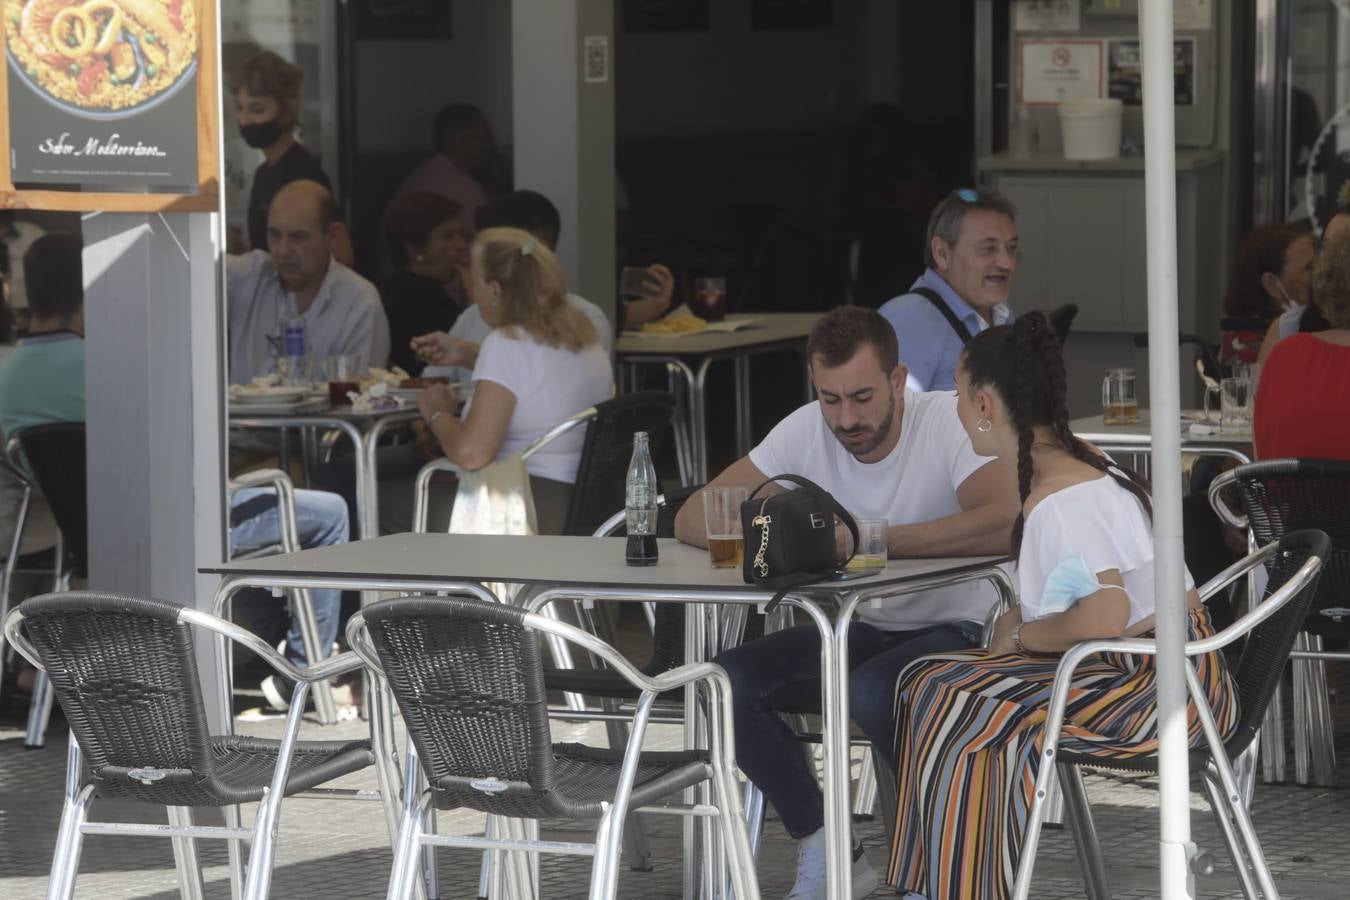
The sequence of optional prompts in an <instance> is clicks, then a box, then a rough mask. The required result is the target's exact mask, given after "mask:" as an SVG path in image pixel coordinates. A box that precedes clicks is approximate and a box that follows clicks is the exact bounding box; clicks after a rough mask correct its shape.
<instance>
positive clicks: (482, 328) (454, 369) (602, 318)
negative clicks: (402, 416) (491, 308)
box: [422, 294, 614, 381]
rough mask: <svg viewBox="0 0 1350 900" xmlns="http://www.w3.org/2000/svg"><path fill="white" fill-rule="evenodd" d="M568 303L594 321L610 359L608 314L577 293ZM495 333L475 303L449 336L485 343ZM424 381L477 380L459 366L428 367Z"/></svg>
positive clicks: (611, 336)
mask: <svg viewBox="0 0 1350 900" xmlns="http://www.w3.org/2000/svg"><path fill="white" fill-rule="evenodd" d="M567 302H568V303H570V304H572V308H573V309H576V310H579V311H580V312H581V313H582V315H584V316H585V317H586V318H588V319H590V320H591V324H592V325H594V326H595V333H596V334H597V335H599V337H600V345H601V346H602V347H603V348H604V350H605V355H606V356H608V355H609V354H610V351H611V350H612V349H613V347H614V326H613V325H611V324H610V321H609V317H608V316H606V315H605V311H604V310H603V309H601V308H600V307H598V306H596V305H595V304H594V303H592V302H591V301H589V300H587V299H586V298H585V297H579V296H577V295H576V294H568V295H567ZM491 333H492V328H491V327H490V326H489V325H488V323H486V322H484V321H483V314H482V313H481V312H479V310H478V306H477V305H476V304H472V303H471V304H469V307H468V309H466V310H464V312H462V313H460V314H459V317H458V318H456V319H455V324H454V325H452V326H451V327H450V336H451V337H453V338H459V339H460V340H461V341H469V342H470V343H473V344H482V343H483V339H484V338H486V337H487V336H488V335H489V334H491ZM422 376H423V377H424V378H430V377H433V376H434V377H438V378H439V377H444V378H449V379H450V380H451V381H471V380H472V379H473V377H474V374H473V369H463V368H460V367H459V366H427V367H426V368H425V369H424V370H423V371H422Z"/></svg>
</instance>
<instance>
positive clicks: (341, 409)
mask: <svg viewBox="0 0 1350 900" xmlns="http://www.w3.org/2000/svg"><path fill="white" fill-rule="evenodd" d="M419 418H421V414H420V413H419V412H418V411H417V406H416V405H413V406H403V407H399V408H397V409H380V410H372V411H370V412H353V411H352V408H351V407H350V406H330V405H328V404H327V403H326V402H324V401H322V400H311V401H302V402H300V403H295V404H288V405H278V406H252V405H242V404H235V405H231V407H230V416H229V425H230V427H231V428H250V429H263V430H277V431H282V430H285V429H287V428H322V429H324V430H336V431H340V432H342V433H343V434H344V435H346V436H347V438H348V439H349V440H350V441H351V442H352V461H353V464H354V465H355V467H356V511H357V518H358V519H359V520H360V521H358V522H355V523H354V526H355V527H354V528H353V530H352V532H353V534H356V535H358V536H360V537H363V538H365V537H375V536H376V535H378V534H379V533H380V503H379V491H380V488H379V480H378V474H379V473H378V472H376V467H375V461H376V460H375V449H376V447H378V446H379V443H380V436H381V435H382V434H384V432H385V431H387V430H388V429H389V428H390V427H391V426H393V425H399V424H402V423H404V422H413V421H416V420H417V419H419Z"/></svg>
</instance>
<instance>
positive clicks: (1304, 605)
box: [1225, 530, 1333, 759]
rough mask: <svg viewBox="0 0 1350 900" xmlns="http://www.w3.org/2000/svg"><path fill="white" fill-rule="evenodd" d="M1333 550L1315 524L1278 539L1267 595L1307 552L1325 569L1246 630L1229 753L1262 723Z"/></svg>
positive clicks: (1236, 750)
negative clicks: (1248, 632)
mask: <svg viewBox="0 0 1350 900" xmlns="http://www.w3.org/2000/svg"><path fill="white" fill-rule="evenodd" d="M1332 552H1333V551H1332V549H1331V541H1330V540H1329V539H1328V538H1327V536H1326V535H1325V534H1323V533H1321V532H1318V531H1313V530H1307V531H1296V532H1293V533H1292V534H1287V535H1285V536H1284V537H1283V538H1281V539H1280V549H1279V550H1278V551H1276V554H1275V556H1274V557H1272V558H1271V560H1270V562H1268V563H1267V564H1266V571H1267V572H1268V573H1269V575H1270V582H1269V584H1268V585H1267V586H1266V597H1269V596H1270V595H1271V594H1273V593H1275V591H1277V590H1279V589H1280V588H1281V587H1283V586H1284V584H1285V582H1287V581H1288V580H1289V579H1290V578H1291V577H1292V576H1293V575H1294V573H1296V572H1297V571H1298V570H1299V568H1300V567H1301V566H1302V565H1303V564H1304V563H1305V562H1307V561H1308V558H1309V557H1312V556H1316V557H1319V558H1320V559H1321V560H1322V569H1321V572H1319V573H1318V574H1317V575H1315V576H1313V578H1312V580H1311V581H1309V582H1308V584H1307V586H1306V587H1304V588H1303V590H1301V591H1299V592H1298V594H1296V595H1295V596H1294V597H1292V598H1290V600H1289V602H1288V603H1286V604H1285V605H1284V607H1283V608H1281V609H1280V611H1279V612H1277V613H1275V615H1273V616H1271V617H1270V618H1269V619H1267V620H1266V621H1264V622H1262V623H1261V624H1260V625H1258V626H1257V627H1256V628H1254V629H1253V630H1252V632H1251V634H1249V635H1247V642H1246V643H1245V644H1244V645H1243V648H1242V658H1241V659H1240V660H1238V664H1237V667H1236V668H1234V669H1233V672H1232V676H1233V682H1234V685H1235V686H1236V687H1237V696H1238V709H1239V714H1238V715H1239V718H1238V727H1237V730H1236V731H1235V732H1234V733H1233V735H1232V736H1231V737H1230V738H1229V739H1228V741H1227V742H1226V744H1225V746H1226V748H1227V750H1228V757H1229V759H1236V758H1237V757H1238V755H1239V754H1240V753H1242V751H1243V750H1245V749H1247V746H1248V745H1249V744H1250V743H1251V742H1252V741H1253V740H1254V739H1255V738H1256V735H1257V732H1259V731H1260V729H1261V723H1262V722H1263V721H1264V720H1265V717H1266V708H1267V707H1269V706H1270V698H1271V697H1272V696H1274V694H1275V691H1276V690H1278V689H1279V686H1280V679H1281V678H1282V676H1283V673H1284V664H1285V663H1286V662H1288V660H1289V652H1290V651H1291V650H1293V648H1294V639H1295V638H1296V637H1298V633H1299V632H1300V631H1301V630H1303V627H1304V621H1305V620H1306V619H1307V618H1308V612H1309V610H1311V609H1312V606H1313V603H1314V600H1315V598H1316V597H1317V593H1318V582H1319V579H1320V578H1321V576H1322V573H1324V572H1326V562H1327V559H1328V557H1329V556H1330V555H1331V553H1332Z"/></svg>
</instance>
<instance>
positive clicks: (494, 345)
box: [464, 328, 614, 483]
mask: <svg viewBox="0 0 1350 900" xmlns="http://www.w3.org/2000/svg"><path fill="white" fill-rule="evenodd" d="M473 380H474V382H475V384H476V383H477V382H480V381H494V382H496V383H497V384H500V385H501V386H502V387H504V388H506V389H507V390H508V391H510V392H511V393H513V394H515V395H516V408H515V411H514V412H513V413H512V414H511V421H510V423H509V424H508V425H507V426H506V439H505V440H504V441H503V442H502V447H501V449H500V450H499V451H497V458H498V459H501V458H503V457H506V456H510V455H511V454H512V453H519V452H520V451H522V450H524V449H525V448H526V447H528V446H529V445H530V444H532V443H534V441H536V440H537V439H539V438H541V437H543V436H544V435H545V434H546V433H547V432H548V431H549V429H551V428H553V426H555V425H557V424H558V423H559V422H562V421H563V420H564V419H567V418H570V417H571V416H574V415H576V414H577V413H579V412H581V411H582V410H583V409H587V408H589V407H592V406H594V405H595V404H597V403H602V402H604V401H605V400H608V399H609V398H610V397H611V396H613V394H614V371H613V369H611V368H610V364H609V354H607V353H606V352H605V351H604V349H603V348H602V347H601V346H600V345H599V344H598V343H596V344H590V345H588V346H586V347H583V348H581V349H580V350H578V351H575V352H573V351H571V350H565V349H563V348H562V347H549V346H546V345H545V344H541V343H539V341H537V340H535V339H534V337H533V336H531V335H529V334H528V333H526V332H525V330H524V329H521V328H511V329H501V328H499V329H497V330H496V331H493V332H492V333H490V334H489V335H488V336H487V337H485V338H483V344H482V346H481V347H480V348H479V350H478V365H477V366H475V367H474V370H473ZM475 396H477V395H475ZM471 406H472V402H470V403H469V404H466V406H465V408H464V415H465V417H466V418H467V416H468V414H469V408H470V407H471ZM585 436H586V432H585V430H584V429H581V428H577V429H573V430H572V431H570V432H568V433H567V434H565V435H563V436H562V437H559V438H556V439H554V440H553V441H552V442H550V443H549V444H548V445H547V446H545V447H544V448H542V449H541V450H540V451H539V452H538V453H535V454H534V455H533V456H531V457H530V458H529V459H528V460H527V461H526V467H527V468H528V469H529V472H530V474H531V475H535V476H539V477H541V478H551V479H553V480H554V481H566V482H568V483H572V482H575V481H576V478H577V466H578V465H580V463H581V445H582V442H583V441H584V440H585Z"/></svg>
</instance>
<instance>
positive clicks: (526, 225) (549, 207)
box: [474, 191, 562, 250]
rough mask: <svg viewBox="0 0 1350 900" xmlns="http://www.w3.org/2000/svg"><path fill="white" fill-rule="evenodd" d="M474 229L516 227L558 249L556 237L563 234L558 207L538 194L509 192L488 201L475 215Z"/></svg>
mask: <svg viewBox="0 0 1350 900" xmlns="http://www.w3.org/2000/svg"><path fill="white" fill-rule="evenodd" d="M474 226H475V227H476V228H477V229H478V230H479V231H487V230H488V229H489V228H519V229H521V230H522V231H528V232H529V233H530V234H532V235H534V236H535V237H537V238H539V240H541V241H543V242H544V243H545V244H548V247H549V249H550V250H557V249H558V235H560V234H561V233H562V216H560V215H558V207H556V206H554V205H553V201H552V200H549V199H548V198H547V197H545V196H544V195H543V194H541V193H539V192H537V191H512V192H511V193H509V194H503V195H502V196H500V197H497V198H495V199H493V200H489V201H488V202H487V203H484V204H483V205H482V206H480V207H478V211H477V212H476V213H475V214H474Z"/></svg>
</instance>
